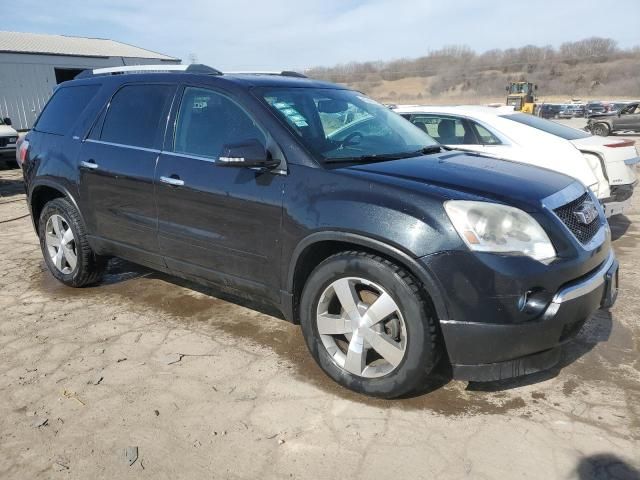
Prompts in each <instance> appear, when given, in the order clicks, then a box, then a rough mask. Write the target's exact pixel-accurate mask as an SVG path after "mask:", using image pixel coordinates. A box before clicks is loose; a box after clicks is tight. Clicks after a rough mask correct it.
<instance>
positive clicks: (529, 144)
mask: <svg viewBox="0 0 640 480" xmlns="http://www.w3.org/2000/svg"><path fill="white" fill-rule="evenodd" d="M395 111H396V112H398V113H400V114H401V115H402V116H403V117H405V118H407V119H408V120H409V121H411V122H412V123H414V124H415V125H417V126H419V127H420V128H422V129H423V130H425V131H426V132H427V133H428V134H430V135H431V136H432V137H433V138H435V139H436V140H438V141H439V142H441V143H444V144H445V145H447V146H449V147H451V148H456V149H463V150H467V151H474V152H480V153H484V154H490V155H493V156H496V157H499V158H505V159H507V160H512V161H516V162H522V163H528V164H531V165H536V166H539V167H544V168H548V169H550V170H555V171H558V172H561V173H565V174H567V175H571V176H573V177H575V178H576V179H578V180H580V181H581V182H582V183H583V184H584V185H586V186H588V187H589V188H590V189H591V190H592V191H593V192H594V194H595V195H596V196H597V197H598V199H599V200H600V201H601V202H602V203H603V205H604V209H605V212H606V214H607V216H612V215H616V214H620V213H624V211H625V210H626V209H628V208H629V207H630V203H631V195H632V194H633V190H634V187H635V185H636V175H635V170H634V167H633V165H634V164H635V163H637V162H638V156H637V153H636V150H635V147H634V146H633V143H632V142H631V143H629V142H626V143H619V142H611V141H602V139H599V138H598V137H594V136H593V135H590V134H589V133H586V132H584V131H582V130H577V129H575V128H570V127H567V126H565V125H562V124H560V123H557V122H552V121H549V120H544V119H541V118H538V117H535V116H533V115H527V114H523V113H520V112H515V111H514V110H513V109H512V108H510V107H502V108H488V107H480V106H456V107H440V106H410V107H402V106H400V107H398V108H397V109H396V110H395ZM444 124H446V125H444ZM444 127H447V128H444Z"/></svg>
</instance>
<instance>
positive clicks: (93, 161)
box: [80, 160, 98, 170]
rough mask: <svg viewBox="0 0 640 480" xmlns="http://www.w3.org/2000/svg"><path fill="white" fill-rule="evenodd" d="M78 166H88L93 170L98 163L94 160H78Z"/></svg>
mask: <svg viewBox="0 0 640 480" xmlns="http://www.w3.org/2000/svg"><path fill="white" fill-rule="evenodd" d="M80 166H81V167H84V168H90V169H91V170H95V169H96V168H98V164H97V163H96V161H95V160H87V161H86V162H85V161H82V162H80Z"/></svg>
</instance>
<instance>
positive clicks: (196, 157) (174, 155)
mask: <svg viewBox="0 0 640 480" xmlns="http://www.w3.org/2000/svg"><path fill="white" fill-rule="evenodd" d="M162 155H170V156H172V157H183V158H191V159H193V160H204V161H205V162H210V163H216V159H215V158H210V157H202V156H200V155H195V154H188V153H179V152H169V151H168V150H163V151H162Z"/></svg>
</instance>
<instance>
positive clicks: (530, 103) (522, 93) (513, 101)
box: [506, 82, 538, 113]
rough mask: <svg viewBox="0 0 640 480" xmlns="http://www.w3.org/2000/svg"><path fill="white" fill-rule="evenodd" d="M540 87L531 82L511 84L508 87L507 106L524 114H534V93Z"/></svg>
mask: <svg viewBox="0 0 640 480" xmlns="http://www.w3.org/2000/svg"><path fill="white" fill-rule="evenodd" d="M537 89H538V85H534V84H533V83H531V82H511V83H510V84H509V85H508V86H507V87H506V90H507V105H511V106H512V107H513V109H514V110H516V111H519V112H523V113H533V109H534V107H535V98H534V91H535V90H537Z"/></svg>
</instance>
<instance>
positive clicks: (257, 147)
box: [216, 138, 280, 170]
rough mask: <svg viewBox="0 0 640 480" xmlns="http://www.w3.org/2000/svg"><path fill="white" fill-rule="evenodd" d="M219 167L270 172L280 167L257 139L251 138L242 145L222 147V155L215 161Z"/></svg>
mask: <svg viewBox="0 0 640 480" xmlns="http://www.w3.org/2000/svg"><path fill="white" fill-rule="evenodd" d="M216 163H217V164H218V165H220V166H221V167H244V168H258V169H265V170H270V169H273V168H275V167H277V166H278V165H280V161H279V160H274V159H273V158H272V157H271V155H270V154H269V152H267V150H266V149H265V147H264V145H262V143H261V142H260V141H258V139H256V138H252V139H250V140H246V141H244V142H242V143H233V144H228V145H225V146H224V147H222V154H221V155H220V156H219V157H218V159H217V160H216Z"/></svg>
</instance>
